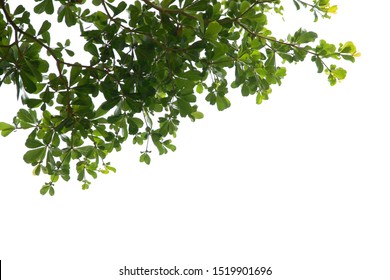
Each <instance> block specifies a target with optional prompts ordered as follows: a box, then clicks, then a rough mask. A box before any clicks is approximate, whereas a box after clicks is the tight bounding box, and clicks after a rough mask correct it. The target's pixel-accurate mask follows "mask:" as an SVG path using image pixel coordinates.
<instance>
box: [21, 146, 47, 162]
mask: <svg viewBox="0 0 390 280" xmlns="http://www.w3.org/2000/svg"><path fill="white" fill-rule="evenodd" d="M45 155H46V147H42V148H38V149H35V150H30V151H28V152H27V153H25V154H24V156H23V160H24V161H25V162H26V163H39V162H41V161H42V160H43V158H44V157H45Z"/></svg>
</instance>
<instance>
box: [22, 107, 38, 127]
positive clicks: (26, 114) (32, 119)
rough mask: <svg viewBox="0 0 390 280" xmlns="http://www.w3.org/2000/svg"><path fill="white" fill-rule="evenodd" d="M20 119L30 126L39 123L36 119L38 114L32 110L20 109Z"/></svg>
mask: <svg viewBox="0 0 390 280" xmlns="http://www.w3.org/2000/svg"><path fill="white" fill-rule="evenodd" d="M17 116H18V118H19V119H20V120H21V121H24V122H26V123H30V124H36V123H37V118H36V113H35V112H34V111H31V110H28V111H27V110H26V109H20V110H19V111H18V113H17Z"/></svg>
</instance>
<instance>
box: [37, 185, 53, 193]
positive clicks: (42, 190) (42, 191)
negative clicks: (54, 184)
mask: <svg viewBox="0 0 390 280" xmlns="http://www.w3.org/2000/svg"><path fill="white" fill-rule="evenodd" d="M50 188H51V187H50V186H49V185H44V186H43V187H42V188H41V190H40V193H41V195H45V194H46V193H47V192H48V191H49V189H50Z"/></svg>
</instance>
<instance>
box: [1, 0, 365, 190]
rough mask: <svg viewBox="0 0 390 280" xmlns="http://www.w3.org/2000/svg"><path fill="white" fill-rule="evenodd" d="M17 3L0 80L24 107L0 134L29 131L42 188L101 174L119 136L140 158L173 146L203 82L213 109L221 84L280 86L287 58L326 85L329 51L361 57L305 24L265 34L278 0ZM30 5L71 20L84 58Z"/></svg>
mask: <svg viewBox="0 0 390 280" xmlns="http://www.w3.org/2000/svg"><path fill="white" fill-rule="evenodd" d="M15 2H17V1H9V3H7V1H6V0H0V87H1V85H2V84H14V85H15V86H16V93H17V97H18V98H20V99H21V101H22V104H23V108H21V109H20V110H19V111H18V113H17V115H16V116H15V117H14V119H13V123H12V124H8V123H4V122H0V131H1V134H2V136H7V135H9V134H10V133H11V132H13V131H15V130H19V129H24V130H30V131H31V132H30V134H29V136H28V138H27V140H26V143H25V145H26V147H27V148H28V151H27V152H26V153H25V155H24V161H25V162H26V163H29V164H31V165H32V166H33V167H34V169H33V174H35V175H39V174H40V173H44V174H47V175H49V177H50V181H49V182H47V183H45V184H44V185H43V187H42V189H41V193H42V194H46V193H49V194H50V195H53V194H54V188H53V187H54V184H55V182H57V181H58V180H59V179H60V178H62V179H63V180H65V181H68V180H69V179H70V170H71V167H72V166H74V167H75V169H76V172H77V179H78V180H79V181H81V182H82V188H83V189H88V188H89V185H90V181H89V180H90V179H89V178H90V177H92V178H96V177H97V174H98V173H99V172H100V173H104V174H106V173H109V172H110V171H113V172H115V168H114V167H112V166H111V165H110V164H109V163H108V162H106V157H107V155H108V154H109V153H111V152H112V151H113V150H116V151H119V150H120V149H121V145H122V144H123V143H124V142H125V141H126V140H131V141H132V142H133V143H134V144H138V145H141V146H143V151H142V152H141V155H140V161H141V162H144V163H146V164H150V161H151V158H150V147H149V144H151V143H153V144H154V146H155V147H156V148H157V151H158V152H159V154H165V153H167V152H168V150H172V151H174V150H175V149H176V148H175V146H174V145H173V144H172V139H171V138H172V137H175V135H176V131H177V129H178V126H179V123H180V119H181V118H189V119H191V120H193V121H195V120H196V119H200V118H202V117H203V114H202V113H201V112H200V111H198V106H197V95H198V94H200V93H202V92H203V91H205V92H206V93H205V95H206V97H205V98H206V100H207V101H208V102H209V103H210V104H211V105H216V107H217V109H218V110H225V109H227V108H228V107H229V106H230V101H229V99H228V96H227V93H228V87H229V86H231V87H232V88H238V87H239V88H241V93H242V95H243V96H249V95H254V96H255V100H256V103H258V104H260V103H261V102H262V101H263V100H267V99H268V95H269V94H270V93H271V89H272V86H273V85H275V84H278V85H280V84H281V80H282V79H283V77H284V76H285V75H286V68H285V67H282V66H281V65H282V64H283V63H285V62H288V63H297V62H301V61H304V60H305V59H306V58H307V57H309V58H310V59H311V61H312V62H314V63H315V65H316V66H317V69H318V72H319V73H321V72H324V73H325V74H326V75H327V77H328V80H329V82H330V84H331V85H334V84H336V82H337V81H339V80H342V79H344V78H345V76H346V71H345V70H344V69H342V68H340V67H337V66H336V65H334V64H327V63H326V60H327V59H329V58H332V59H336V60H339V59H345V60H348V61H351V62H354V60H355V57H356V56H358V55H359V54H358V53H357V52H356V48H355V46H354V44H353V43H352V42H346V43H343V44H340V45H338V46H336V45H334V44H330V43H327V42H326V41H325V40H319V39H318V38H317V34H316V33H315V32H313V31H307V30H305V29H303V28H301V29H299V30H297V31H296V32H295V33H294V34H292V35H289V36H288V37H287V38H286V39H278V38H275V37H273V36H272V32H271V30H270V29H268V26H267V14H269V13H270V12H273V13H275V12H276V13H279V14H282V13H283V6H282V5H281V3H280V2H281V1H279V0H244V1H215V0H194V1H189V0H178V1H173V0H163V1H158V0H154V1H153V0H141V1H138V0H137V1H116V0H92V1H86V0H35V2H36V3H35V7H34V8H33V10H30V11H28V10H26V8H25V7H24V6H23V5H19V6H16V4H15ZM90 2H92V3H90ZM292 2H293V3H294V4H295V5H296V8H297V9H298V10H299V9H301V8H306V9H307V10H309V11H310V12H312V13H313V15H314V20H315V21H317V19H318V18H319V17H324V18H329V15H330V14H332V13H335V12H336V10H337V6H332V5H330V3H329V0H314V1H313V2H312V3H307V2H304V1H300V0H292ZM31 13H35V14H39V15H42V17H43V18H50V17H54V18H56V20H57V21H58V23H59V24H62V25H63V30H66V28H69V29H70V27H73V26H76V27H78V29H79V31H80V35H81V37H82V38H83V39H84V40H85V42H84V50H81V52H80V51H78V52H77V55H76V57H77V56H80V55H82V56H85V55H89V57H90V61H89V63H86V64H81V63H79V62H72V59H71V57H73V56H74V55H75V52H74V51H75V50H74V49H72V47H71V41H70V40H69V39H66V40H64V42H55V43H53V42H52V41H51V34H52V32H53V28H52V22H53V21H50V20H48V19H46V20H44V21H42V22H40V23H39V24H37V23H34V21H33V20H31V19H30V17H31ZM72 30H74V29H72ZM229 69H232V70H231V71H232V73H234V74H235V77H234V80H233V81H231V82H230V83H229V82H228V81H227V71H229ZM233 71H234V72H233ZM73 162H74V165H73V164H72V163H73Z"/></svg>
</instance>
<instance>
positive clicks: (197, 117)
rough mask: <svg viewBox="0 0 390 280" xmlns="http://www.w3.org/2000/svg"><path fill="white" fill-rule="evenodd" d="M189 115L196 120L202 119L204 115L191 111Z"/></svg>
mask: <svg viewBox="0 0 390 280" xmlns="http://www.w3.org/2000/svg"><path fill="white" fill-rule="evenodd" d="M191 115H192V116H193V117H194V119H197V120H200V119H203V117H204V115H203V113H202V112H192V113H191Z"/></svg>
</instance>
